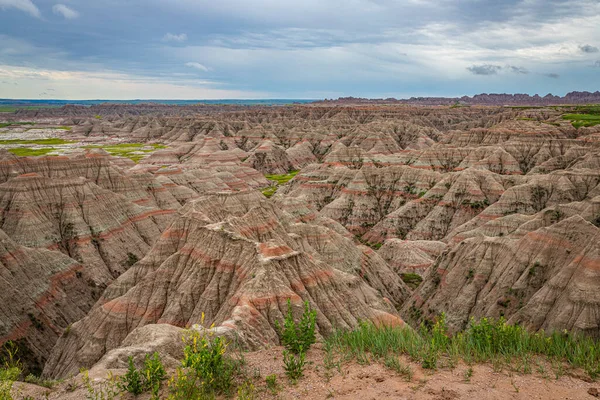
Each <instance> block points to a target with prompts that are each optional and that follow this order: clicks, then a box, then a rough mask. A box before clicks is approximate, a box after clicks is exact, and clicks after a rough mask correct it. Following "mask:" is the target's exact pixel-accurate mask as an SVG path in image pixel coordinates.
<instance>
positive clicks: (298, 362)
mask: <svg viewBox="0 0 600 400" xmlns="http://www.w3.org/2000/svg"><path fill="white" fill-rule="evenodd" d="M305 358H306V353H304V352H303V351H300V352H299V353H298V354H297V355H294V353H292V352H290V351H288V350H284V351H283V368H284V369H285V374H286V375H287V376H288V378H290V380H291V381H292V382H293V383H295V382H297V381H298V379H299V378H301V377H302V375H304V366H305V365H306V360H305Z"/></svg>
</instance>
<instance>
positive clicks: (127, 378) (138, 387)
mask: <svg viewBox="0 0 600 400" xmlns="http://www.w3.org/2000/svg"><path fill="white" fill-rule="evenodd" d="M119 387H120V388H121V389H122V390H124V391H127V392H129V393H133V394H134V395H138V394H141V393H142V392H143V391H144V388H143V383H142V374H141V373H140V371H138V370H137V368H136V367H135V365H134V364H133V357H131V356H130V357H129V360H128V367H127V373H125V375H123V376H122V377H121V379H120V382H119Z"/></svg>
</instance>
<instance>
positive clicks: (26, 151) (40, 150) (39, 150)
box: [6, 147, 56, 157]
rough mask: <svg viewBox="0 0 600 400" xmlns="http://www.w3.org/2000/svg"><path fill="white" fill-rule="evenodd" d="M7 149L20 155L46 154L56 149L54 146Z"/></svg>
mask: <svg viewBox="0 0 600 400" xmlns="http://www.w3.org/2000/svg"><path fill="white" fill-rule="evenodd" d="M6 150H7V151H9V152H11V153H13V154H14V155H15V156H19V157H35V156H45V155H46V154H48V153H50V152H52V151H54V150H56V149H55V148H54V147H42V148H36V149H34V148H31V147H15V148H12V149H6Z"/></svg>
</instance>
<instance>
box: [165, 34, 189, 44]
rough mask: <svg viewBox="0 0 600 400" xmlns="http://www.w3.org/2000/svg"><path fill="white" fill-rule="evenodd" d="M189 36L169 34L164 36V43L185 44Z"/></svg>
mask: <svg viewBox="0 0 600 400" xmlns="http://www.w3.org/2000/svg"><path fill="white" fill-rule="evenodd" d="M187 38H188V36H187V35H186V34H185V33H180V34H179V35H177V34H173V33H167V34H165V36H163V39H162V40H163V42H180V43H181V42H185V41H186V40H187Z"/></svg>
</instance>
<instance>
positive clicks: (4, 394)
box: [0, 340, 23, 400]
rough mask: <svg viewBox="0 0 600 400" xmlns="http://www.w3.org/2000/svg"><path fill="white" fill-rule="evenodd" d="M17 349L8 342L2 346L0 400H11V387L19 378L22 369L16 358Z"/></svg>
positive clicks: (12, 343)
mask: <svg viewBox="0 0 600 400" xmlns="http://www.w3.org/2000/svg"><path fill="white" fill-rule="evenodd" d="M18 352H19V349H18V347H17V345H16V344H15V343H14V342H12V341H10V340H9V341H8V342H6V343H4V345H3V346H2V351H1V353H0V355H1V356H2V359H1V360H0V400H12V399H13V397H12V394H11V392H12V387H13V384H14V383H15V381H16V380H17V379H18V378H19V376H21V373H22V372H23V367H22V364H21V361H20V360H19V357H18Z"/></svg>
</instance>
